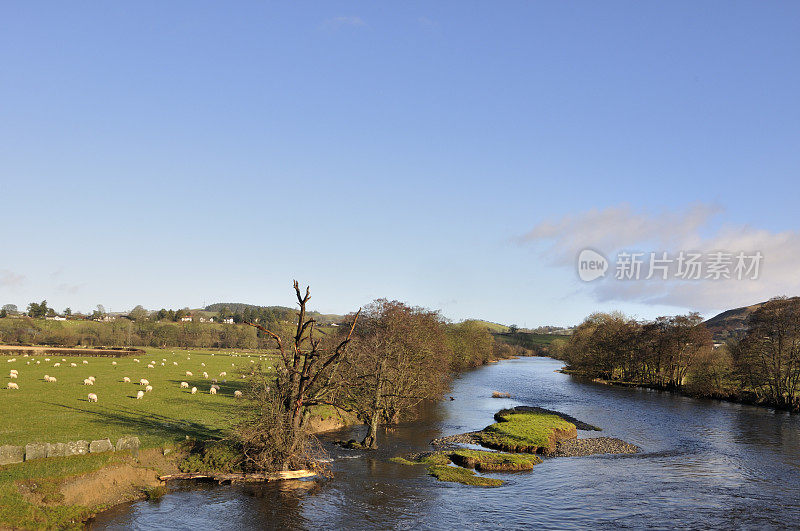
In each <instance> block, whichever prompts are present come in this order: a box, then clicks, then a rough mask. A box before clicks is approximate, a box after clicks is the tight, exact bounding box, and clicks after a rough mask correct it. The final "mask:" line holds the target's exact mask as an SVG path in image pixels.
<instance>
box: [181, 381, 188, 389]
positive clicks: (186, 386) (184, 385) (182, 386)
mask: <svg viewBox="0 0 800 531" xmlns="http://www.w3.org/2000/svg"><path fill="white" fill-rule="evenodd" d="M181 389H189V382H181Z"/></svg>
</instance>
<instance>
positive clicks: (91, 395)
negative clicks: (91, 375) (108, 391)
mask: <svg viewBox="0 0 800 531" xmlns="http://www.w3.org/2000/svg"><path fill="white" fill-rule="evenodd" d="M88 398H89V402H97V395H96V394H94V393H89V397H88Z"/></svg>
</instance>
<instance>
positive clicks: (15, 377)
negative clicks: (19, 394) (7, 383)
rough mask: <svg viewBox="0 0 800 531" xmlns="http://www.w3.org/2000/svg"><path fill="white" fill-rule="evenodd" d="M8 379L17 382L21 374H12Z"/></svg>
mask: <svg viewBox="0 0 800 531" xmlns="http://www.w3.org/2000/svg"><path fill="white" fill-rule="evenodd" d="M8 377H9V378H11V379H12V380H15V379H17V378H18V377H19V374H17V373H15V372H12V373H11V374H9V375H8Z"/></svg>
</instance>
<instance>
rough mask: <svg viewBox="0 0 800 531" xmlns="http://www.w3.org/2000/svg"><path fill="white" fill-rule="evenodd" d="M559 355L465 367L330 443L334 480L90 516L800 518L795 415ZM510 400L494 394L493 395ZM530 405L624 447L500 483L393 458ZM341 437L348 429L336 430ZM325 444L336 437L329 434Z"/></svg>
mask: <svg viewBox="0 0 800 531" xmlns="http://www.w3.org/2000/svg"><path fill="white" fill-rule="evenodd" d="M561 365H562V363H561V362H559V361H556V360H552V359H549V358H523V359H519V360H509V361H503V362H500V363H495V364H491V365H488V366H486V367H482V368H479V369H476V370H474V371H470V372H468V373H465V374H463V375H462V376H461V377H460V378H459V379H457V380H455V382H454V385H453V390H452V393H451V396H452V397H453V398H454V400H452V401H451V400H447V399H446V400H444V401H442V402H440V403H438V404H436V405H435V406H432V407H431V408H430V409H429V410H428V411H426V414H425V415H424V418H423V419H422V420H421V421H420V422H417V423H414V424H413V425H409V426H401V427H399V428H396V429H395V430H393V431H392V432H391V433H388V434H385V437H383V439H382V440H381V443H382V448H381V449H380V450H378V451H376V452H369V453H366V454H364V453H363V452H353V451H346V450H342V449H340V448H338V447H334V446H332V445H330V444H328V449H329V452H330V456H331V457H332V458H333V462H332V463H331V467H332V469H333V472H334V474H335V477H334V478H333V479H330V480H325V481H322V482H315V481H311V482H290V483H286V484H284V485H270V486H246V487H239V486H212V485H206V486H202V485H201V486H198V485H196V484H194V485H191V488H190V487H188V486H187V487H178V488H177V489H176V490H175V491H173V492H171V493H170V494H167V495H166V496H164V497H163V498H162V499H160V500H157V501H143V502H136V503H133V504H129V505H125V506H120V507H118V508H116V509H114V510H112V511H109V512H106V513H104V514H102V515H100V516H98V517H97V518H96V519H95V520H94V521H93V522H92V523H91V524H90V525H91V527H92V528H97V529H131V528H133V529H197V528H201V527H202V528H207V529H267V528H277V527H280V528H296V529H320V528H325V529H455V528H458V529H460V528H495V527H502V528H506V529H523V528H531V527H537V528H546V529H568V528H584V527H593V528H597V527H601V528H607V527H634V528H641V527H659V528H671V527H684V528H726V529H729V528H740V529H763V528H765V527H768V528H797V527H800V416H798V415H790V414H788V413H776V412H774V411H771V410H768V409H764V408H758V407H753V406H745V405H738V404H730V403H725V402H718V401H711V400H697V399H691V398H685V397H681V396H677V395H674V394H671V393H666V392H658V391H648V390H639V389H622V388H614V387H608V386H603V385H599V384H593V383H586V382H580V381H578V380H576V379H574V378H572V377H570V376H567V375H564V374H560V373H557V372H555V371H556V370H557V369H559V368H560V367H561ZM494 390H497V391H504V392H509V393H511V395H512V397H513V398H511V399H494V398H490V396H491V392H492V391H494ZM521 404H524V405H533V406H541V407H544V408H548V409H554V410H558V411H562V412H564V413H567V414H570V415H572V416H574V417H576V418H578V419H579V420H582V421H585V422H588V423H590V424H594V425H596V426H599V427H601V428H603V431H602V432H584V431H579V432H578V436H579V437H591V436H610V437H618V438H620V439H623V440H625V441H627V442H630V443H633V444H636V445H638V446H639V447H641V448H642V452H641V453H639V454H636V455H632V456H591V457H569V458H552V459H545V461H544V462H543V463H542V464H540V465H538V466H536V467H535V468H534V470H533V471H532V472H519V473H513V474H495V475H493V477H499V478H502V479H504V480H506V483H505V484H504V485H503V486H501V487H498V488H477V487H467V486H462V485H458V484H454V483H443V482H439V481H437V480H435V479H433V478H431V477H428V476H426V475H425V468H424V467H419V466H414V467H412V466H403V465H396V464H393V463H390V462H388V458H389V457H391V456H394V455H397V454H398V453H401V452H406V451H420V450H427V449H429V447H428V442H429V441H430V440H431V439H432V438H434V437H437V436H441V435H450V434H455V433H462V432H465V431H471V430H477V429H481V428H483V427H484V426H486V425H488V424H491V423H492V422H493V420H492V415H493V414H494V413H495V412H496V411H497V410H499V409H501V408H503V407H509V406H513V405H521ZM337 436H338V437H339V438H348V437H349V434H348V433H344V434H338V435H337ZM326 440H327V441H328V443H329V442H330V440H332V439H331V437H326Z"/></svg>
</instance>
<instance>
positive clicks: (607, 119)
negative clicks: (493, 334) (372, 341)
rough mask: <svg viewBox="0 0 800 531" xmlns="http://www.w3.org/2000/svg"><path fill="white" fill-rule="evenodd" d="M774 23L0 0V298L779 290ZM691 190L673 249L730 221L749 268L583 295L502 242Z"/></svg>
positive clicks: (486, 299) (531, 315)
mask: <svg viewBox="0 0 800 531" xmlns="http://www.w3.org/2000/svg"><path fill="white" fill-rule="evenodd" d="M799 22H800V4H798V3H796V2H769V3H764V2H668V3H667V2H664V3H650V2H648V3H645V2H603V3H598V2H549V3H547V2H507V3H503V4H502V5H498V4H497V3H491V2H483V3H480V2H437V3H432V2H402V3H396V4H388V3H375V2H363V3H360V2H318V3H312V2H308V3H291V4H289V3H272V2H250V3H248V2H239V3H235V4H227V5H223V4H220V3H212V2H177V1H175V2H136V3H127V4H126V3H108V2H106V3H103V2H83V3H69V4H68V3H63V2H4V3H2V4H0V65H2V66H0V212H2V216H3V219H4V222H3V231H2V233H3V240H2V242H3V245H2V255H0V299H2V301H0V302H2V303H5V302H11V303H15V304H18V305H19V306H24V305H26V304H27V303H28V302H30V301H31V300H41V299H43V298H46V299H47V300H48V301H49V302H50V303H51V305H52V306H54V307H55V308H56V309H59V310H60V309H62V308H63V307H65V306H71V307H72V308H73V309H79V310H89V309H91V308H92V307H94V306H95V305H96V304H98V303H100V304H103V305H105V306H106V307H107V308H108V309H110V310H119V311H122V310H127V309H130V308H131V307H133V306H134V305H136V304H142V305H144V306H145V307H148V308H160V307H162V306H166V307H181V306H190V307H197V306H200V305H201V304H203V303H204V302H205V303H212V302H217V301H242V302H250V303H255V304H290V303H291V300H292V299H291V289H290V288H291V280H292V279H293V278H297V279H298V280H299V281H301V282H302V283H308V284H311V287H312V295H313V302H314V306H315V308H317V309H319V310H322V311H327V312H346V311H350V310H353V309H354V308H356V307H358V306H359V305H361V304H365V303H367V302H369V301H370V300H371V299H373V298H376V297H388V298H395V299H400V300H405V301H409V302H411V303H415V304H419V305H423V306H428V307H433V308H440V309H441V310H442V311H443V313H444V315H445V316H447V317H450V318H453V319H462V318H467V317H481V318H486V319H489V320H495V321H500V322H505V323H511V322H514V323H517V324H520V325H524V326H536V325H540V324H573V323H576V322H578V321H580V320H581V319H582V318H583V317H584V316H585V315H586V314H588V313H590V312H592V311H594V310H607V309H612V308H619V309H622V310H625V311H627V312H630V313H632V314H634V315H637V316H639V317H642V318H648V317H653V316H656V315H660V314H664V313H674V312H678V311H685V310H686V309H694V308H697V309H700V310H702V311H704V312H706V313H713V312H714V311H715V310H722V309H726V308H727V307H729V306H731V305H736V304H744V303H747V302H756V300H760V298H762V297H769V296H771V295H778V294H781V293H784V292H786V293H787V294H796V293H795V292H794V290H795V289H797V290H800V286H798V285H797V280H796V279H795V277H796V276H797V275H796V273H795V271H796V269H795V268H794V267H793V264H794V260H795V259H797V258H800V244H798V242H799V241H800V237H799V236H798V230H799V229H800V227H798V223H799V222H800V217H799V216H798V213H797V212H798V210H797V199H798V196H800V194H798V187H799V186H800V185H798V177H799V175H798V170H799V169H800V149H799V148H800V145H799V144H800V131H799V130H798V129H799V128H800V125H799V124H800V98H798V97H797V94H800V69H798V68H797V66H798V63H797V58H798V57H800V32H798V31H797V28H798V23H799ZM693 205H694V206H697V205H700V206H701V207H702V208H704V209H706V210H707V211H708V212H710V214H709V215H708V216H707V219H706V218H704V222H703V223H701V224H699V225H698V226H696V227H692V228H691V231H690V233H686V234H682V238H681V240H680V241H683V242H688V241H692V242H694V241H697V239H698V238H699V239H702V240H703V241H705V242H716V241H720V234H723V233H725V234H729V233H735V234H744V235H745V236H747V238H746V241H745V242H744V243H742V245H744V246H749V248H753V247H760V246H762V244H763V247H765V248H766V249H768V250H772V251H773V253H772V254H771V255H769V254H768V255H766V256H765V266H766V265H767V264H770V263H774V264H778V263H779V264H780V267H777V266H776V267H773V268H772V269H771V270H769V271H770V273H771V275H772V276H771V277H769V278H768V279H767V280H768V282H766V283H765V284H759V286H760V287H759V288H758V289H752V286H751V287H750V288H748V289H746V290H739V291H737V289H734V288H730V289H729V288H726V289H724V290H717V291H716V292H713V290H712V292H709V293H706V294H705V295H704V296H703V297H698V298H697V300H694V299H692V298H691V296H684V297H682V298H672V299H669V298H668V299H664V298H661V299H657V300H656V299H653V298H652V297H649V298H648V297H647V296H643V295H641V294H639V295H632V294H631V293H630V291H626V292H625V293H618V294H617V295H613V294H612V295H610V296H609V294H608V293H607V292H604V294H603V295H602V296H601V295H598V292H597V290H594V289H592V288H591V287H590V286H587V285H585V284H584V283H582V282H581V281H580V280H578V278H577V275H576V273H575V270H574V267H568V266H566V265H564V264H559V263H557V261H555V260H553V259H552V258H553V257H552V256H551V255H550V253H551V252H552V249H551V248H550V246H549V244H548V242H546V241H540V240H534V241H531V240H529V239H525V238H524V236H525V235H526V234H528V233H530V231H532V230H534V229H535V228H536V227H537V226H541V224H543V223H558V222H559V220H561V221H563V220H565V219H575V218H577V219H579V220H584V222H585V223H590V224H591V223H593V222H592V220H593V219H594V218H592V216H591V213H592V212H598V211H599V212H606V211H613V212H616V211H618V209H622V210H623V211H626V209H628V210H629V211H630V213H631V215H630V216H629V217H628V218H626V217H624V216H623V217H622V218H618V217H615V218H614V219H615V220H617V222H618V223H621V225H622V227H620V226H615V225H613V224H609V225H608V227H607V230H606V233H607V234H615V233H616V232H615V231H617V230H620V229H621V228H624V227H626V226H627V227H630V225H631V224H635V223H638V222H640V221H641V220H642V219H649V220H659V219H662V218H663V216H666V218H663V219H673V218H672V217H670V216H679V217H680V216H682V215H684V214H686V213H687V212H688V211H689V210H690V209H691V208H692V206H693ZM615 209H617V210H615ZM660 216H661V217H660ZM604 219H605V218H604ZM620 219H621V221H620ZM565 226H568V227H569V228H568V229H565V230H571V231H579V232H580V231H581V230H582V229H581V226H580V225H577V226H575V225H569V224H567V225H565ZM687 230H688V229H687ZM664 231H665V232H669V227H668V226H666V227H664ZM561 236H564V235H561ZM661 236H663V234H662V235H661ZM557 238H558V237H556V239H557ZM652 241H660V240H659V238H657V237H653V234H650V235H648V236H647V237H644V238H643V239H642V240H639V241H637V242H635V243H636V244H637V245H642V246H644V245H645V244H648V243H650V242H652ZM725 241H730V240H725ZM551 243H552V242H551ZM587 243H589V244H591V242H587ZM630 243H631V242H630V241H625V242H621V243H620V245H629V244H630ZM737 244H738V242H737ZM612 246H613V245H612ZM647 249H648V250H649V249H650V247H648V248H647ZM652 250H654V251H655V250H660V249H658V248H653V249H652ZM736 250H738V249H736ZM607 251H608V252H611V249H607ZM779 253H782V254H781V256H779V257H778V256H777V254H779ZM771 256H775V258H774V260H773V262H770V259H771ZM766 271H767V270H766V269H765V272H766ZM753 298H755V300H752V299H753ZM664 301H667V303H664Z"/></svg>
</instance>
